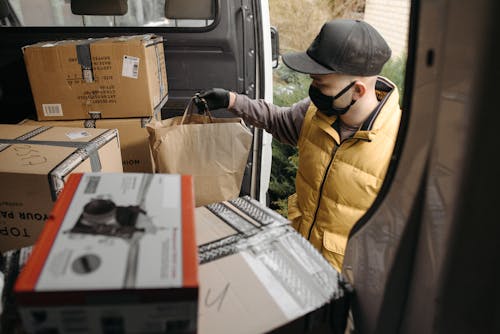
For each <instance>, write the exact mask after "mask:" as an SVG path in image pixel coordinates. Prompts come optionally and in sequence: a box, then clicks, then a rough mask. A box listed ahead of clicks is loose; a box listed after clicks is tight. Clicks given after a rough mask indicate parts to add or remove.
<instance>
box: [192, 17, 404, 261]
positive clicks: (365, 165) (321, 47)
mask: <svg viewBox="0 0 500 334" xmlns="http://www.w3.org/2000/svg"><path fill="white" fill-rule="evenodd" d="M390 56H391V49H390V48H389V46H388V45H387V43H386V42H385V40H384V39H383V38H382V36H381V35H380V34H379V33H378V32H377V31H376V30H375V29H374V28H373V27H372V26H370V25H369V24H367V23H366V22H363V21H360V20H347V19H337V20H333V21H330V22H327V23H326V24H324V25H323V27H322V29H321V31H320V33H319V34H318V36H317V37H316V38H315V40H314V41H313V42H312V44H311V45H310V47H309V48H308V49H307V51H306V52H297V53H290V54H286V55H284V56H283V62H284V63H285V64H286V65H287V66H288V67H290V68H291V69H293V70H296V71H298V72H302V73H307V74H309V75H310V77H311V78H312V83H311V86H310V88H309V97H308V98H306V99H304V100H302V101H299V102H298V103H296V104H294V105H293V106H291V107H288V108H285V107H278V106H275V105H272V104H270V103H267V102H266V101H264V100H251V99H249V98H248V97H246V96H245V95H240V94H236V93H233V92H228V91H226V90H224V89H220V88H214V89H211V90H209V91H207V92H204V93H202V94H201V97H202V98H204V99H205V100H206V103H207V105H208V107H209V108H210V109H219V108H228V110H229V111H231V112H233V113H235V114H236V115H238V116H240V117H242V118H243V119H244V120H245V121H246V122H247V123H250V124H252V125H254V126H257V127H260V128H264V129H265V130H266V131H268V132H270V133H271V134H272V135H273V136H274V138H276V139H278V140H280V141H281V142H284V143H288V144H291V145H297V146H298V150H299V166H298V171H297V175H296V180H295V186H296V193H295V194H294V195H292V196H290V198H289V199H288V219H290V220H291V221H292V223H293V226H294V227H295V229H297V231H299V232H300V233H301V234H302V235H303V236H304V237H305V238H307V239H308V240H309V241H310V242H311V243H312V244H313V245H314V246H315V247H316V248H317V249H318V250H319V251H320V252H321V253H322V254H323V256H324V257H325V258H326V259H327V260H328V261H329V262H330V263H331V264H332V266H333V267H335V268H336V269H337V270H339V271H340V270H341V268H342V262H343V259H344V251H345V248H346V244H347V239H348V236H349V232H350V230H351V228H352V227H353V225H354V224H355V223H356V222H357V221H358V219H359V218H361V217H362V216H363V214H364V213H365V212H366V210H367V209H368V208H369V207H370V206H371V204H372V203H373V201H374V199H375V197H376V196H377V193H378V192H379V190H380V188H381V185H382V183H383V180H384V177H385V174H386V172H387V168H388V165H389V162H390V160H391V155H392V152H393V149H394V144H395V141H396V136H397V132H398V128H399V122H400V118H401V110H400V108H399V102H398V100H399V96H398V90H397V88H396V87H395V85H394V84H393V83H391V82H390V81H389V80H387V79H385V78H383V77H378V76H377V75H378V74H379V73H380V71H381V69H382V66H383V65H384V64H385V63H386V61H387V60H388V59H389V58H390ZM311 102H312V103H311ZM200 108H201V106H200Z"/></svg>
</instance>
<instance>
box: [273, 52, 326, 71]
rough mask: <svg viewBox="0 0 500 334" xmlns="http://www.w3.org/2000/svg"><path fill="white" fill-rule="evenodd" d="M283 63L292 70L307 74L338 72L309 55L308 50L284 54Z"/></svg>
mask: <svg viewBox="0 0 500 334" xmlns="http://www.w3.org/2000/svg"><path fill="white" fill-rule="evenodd" d="M282 59H283V63H284V64H285V65H286V66H288V67H290V68H291V69H292V70H295V71H297V72H301V73H305V74H330V73H336V71H333V70H332V69H329V68H327V67H325V66H323V65H321V64H319V63H318V62H316V61H315V60H314V59H312V58H311V57H309V55H308V54H307V53H306V52H292V53H287V54H284V55H283V56H282Z"/></svg>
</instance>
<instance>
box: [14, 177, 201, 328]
mask: <svg viewBox="0 0 500 334" xmlns="http://www.w3.org/2000/svg"><path fill="white" fill-rule="evenodd" d="M197 262H198V259H197V249H196V241H195V236H194V197H193V186H192V180H191V177H190V176H181V175H174V174H168V175H167V174H140V173H124V174H115V173H85V174H72V176H71V177H70V179H69V180H68V183H67V185H66V187H65V188H64V190H63V192H62V194H61V196H60V197H59V198H58V200H57V202H56V204H55V206H54V209H53V211H52V212H51V218H50V220H49V222H48V223H47V224H46V228H45V229H44V230H43V232H42V235H41V238H40V240H39V242H37V244H36V245H35V247H34V249H33V252H32V254H31V256H30V258H29V259H28V262H27V263H26V266H25V267H24V268H23V270H22V271H21V274H20V275H19V277H18V279H17V281H16V284H15V287H14V296H15V298H16V301H17V304H18V305H19V311H20V313H21V318H22V320H23V324H24V329H25V330H27V331H28V332H29V333H42V332H43V333H49V332H51V333H52V332H54V333H55V332H57V333H76V332H78V333H167V332H168V333H170V332H175V333H195V332H196V322H197V302H198V275H197V267H198V263H197Z"/></svg>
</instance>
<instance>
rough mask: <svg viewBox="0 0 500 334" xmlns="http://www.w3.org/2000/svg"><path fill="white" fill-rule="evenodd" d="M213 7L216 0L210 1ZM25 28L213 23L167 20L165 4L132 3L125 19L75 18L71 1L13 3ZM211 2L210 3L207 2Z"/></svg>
mask: <svg viewBox="0 0 500 334" xmlns="http://www.w3.org/2000/svg"><path fill="white" fill-rule="evenodd" d="M210 1H211V2H212V6H214V4H215V0H210ZM9 2H10V5H11V8H12V10H13V11H14V13H15V15H16V16H17V18H18V20H19V22H20V24H21V25H22V26H32V27H34V26H37V27H41V26H50V27H83V26H88V27H175V28H181V27H186V28H200V27H208V26H210V25H212V24H213V23H214V20H213V19H196V20H192V19H172V18H166V17H165V0H128V10H127V13H126V14H125V15H121V16H89V15H75V14H73V13H72V12H71V1H70V0H57V1H53V0H31V1H24V0H10V1H9ZM205 2H207V1H205Z"/></svg>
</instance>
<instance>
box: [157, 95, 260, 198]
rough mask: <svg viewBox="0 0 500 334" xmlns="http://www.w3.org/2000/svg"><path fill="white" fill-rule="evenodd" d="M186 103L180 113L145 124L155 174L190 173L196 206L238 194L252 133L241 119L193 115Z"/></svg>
mask: <svg viewBox="0 0 500 334" xmlns="http://www.w3.org/2000/svg"><path fill="white" fill-rule="evenodd" d="M193 109H194V104H193V103H192V101H191V102H190V103H189V105H188V107H187V108H186V111H185V112H184V115H183V116H178V117H173V118H169V119H166V120H163V121H153V122H151V123H149V124H148V125H147V129H148V131H149V139H150V144H151V149H152V151H153V157H154V160H155V164H156V167H157V171H158V172H159V173H176V174H190V175H192V176H193V180H194V192H195V200H196V206H203V205H206V204H209V203H214V202H221V201H225V200H229V199H234V198H236V197H238V196H239V194H240V188H241V182H242V180H243V174H244V171H245V166H246V163H247V159H248V154H249V153H250V147H251V145H252V137H253V136H252V133H251V131H250V130H249V129H248V128H247V127H246V125H245V123H244V122H243V120H242V119H241V118H236V117H235V118H214V117H211V115H210V114H209V113H208V110H207V111H206V114H205V115H197V114H193Z"/></svg>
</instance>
